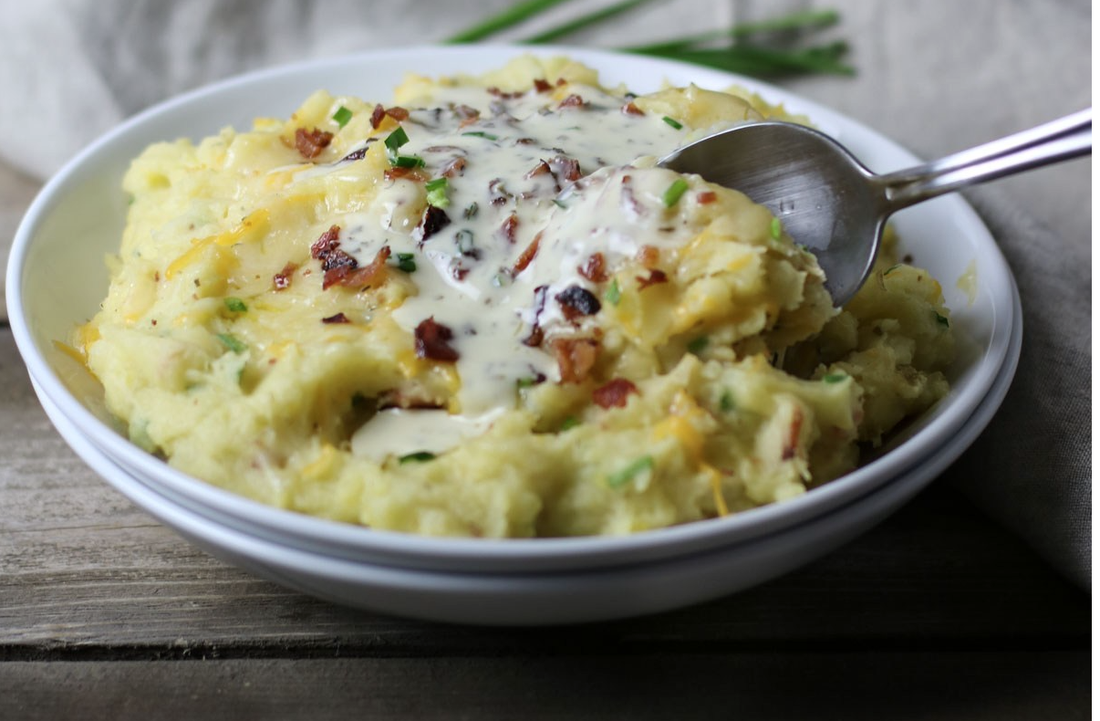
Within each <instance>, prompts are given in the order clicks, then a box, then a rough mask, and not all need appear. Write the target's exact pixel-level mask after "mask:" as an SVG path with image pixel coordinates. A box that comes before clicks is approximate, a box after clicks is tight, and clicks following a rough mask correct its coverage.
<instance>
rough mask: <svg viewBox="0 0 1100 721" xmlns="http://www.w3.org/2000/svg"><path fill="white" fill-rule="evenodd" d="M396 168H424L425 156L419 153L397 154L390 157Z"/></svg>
mask: <svg viewBox="0 0 1100 721" xmlns="http://www.w3.org/2000/svg"><path fill="white" fill-rule="evenodd" d="M390 162H391V163H393V167H395V168H423V167H424V158H421V157H420V156H419V155H395V156H393V157H392V158H390Z"/></svg>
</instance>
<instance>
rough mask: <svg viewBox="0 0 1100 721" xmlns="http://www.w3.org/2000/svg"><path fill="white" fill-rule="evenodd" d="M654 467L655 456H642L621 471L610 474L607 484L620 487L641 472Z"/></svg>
mask: <svg viewBox="0 0 1100 721" xmlns="http://www.w3.org/2000/svg"><path fill="white" fill-rule="evenodd" d="M652 469H653V456H642V457H641V458H639V459H637V460H635V461H634V462H633V463H631V464H630V465H629V466H627V467H626V468H624V469H622V470H621V471H617V472H615V473H612V474H611V475H610V476H608V477H607V485H609V486H611V487H612V488H618V487H619V486H622V485H624V484H626V483H629V482H630V481H632V480H634V478H635V477H636V476H638V475H639V474H641V473H644V472H646V471H649V470H652Z"/></svg>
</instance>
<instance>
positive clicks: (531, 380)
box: [516, 376, 539, 388]
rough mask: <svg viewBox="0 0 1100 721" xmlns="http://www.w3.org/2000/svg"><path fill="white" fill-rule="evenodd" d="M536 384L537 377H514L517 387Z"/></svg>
mask: <svg viewBox="0 0 1100 721" xmlns="http://www.w3.org/2000/svg"><path fill="white" fill-rule="evenodd" d="M538 384H539V379H538V378H535V377H533V376H528V377H527V378H516V387H517V388H530V387H531V386H537V385H538Z"/></svg>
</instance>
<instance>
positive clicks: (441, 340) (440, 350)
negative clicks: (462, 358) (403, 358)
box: [413, 317, 458, 363]
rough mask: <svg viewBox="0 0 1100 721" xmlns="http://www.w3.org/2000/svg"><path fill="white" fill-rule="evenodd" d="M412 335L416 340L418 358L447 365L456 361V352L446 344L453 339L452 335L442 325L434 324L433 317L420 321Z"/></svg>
mask: <svg viewBox="0 0 1100 721" xmlns="http://www.w3.org/2000/svg"><path fill="white" fill-rule="evenodd" d="M413 335H414V337H415V339H416V356H417V357H418V358H430V359H431V360H437V361H446V362H449V363H453V362H455V361H456V360H458V351H456V350H455V349H454V348H452V347H451V346H449V345H448V344H447V342H448V341H449V340H451V339H452V338H454V333H453V332H452V331H451V329H450V328H448V327H447V326H445V325H443V324H442V323H436V322H435V318H434V317H431V318H428V319H426V320H422V321H420V325H418V326H416V330H415V331H413Z"/></svg>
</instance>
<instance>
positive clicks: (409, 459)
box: [397, 451, 435, 463]
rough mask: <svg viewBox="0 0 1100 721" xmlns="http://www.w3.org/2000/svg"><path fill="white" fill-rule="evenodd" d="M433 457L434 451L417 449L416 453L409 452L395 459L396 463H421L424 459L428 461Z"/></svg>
mask: <svg viewBox="0 0 1100 721" xmlns="http://www.w3.org/2000/svg"><path fill="white" fill-rule="evenodd" d="M434 458H435V454H434V453H429V452H428V451H417V452H416V453H409V454H406V455H404V456H401V457H400V458H398V459H397V462H398V463H423V462H424V461H430V460H432V459H434Z"/></svg>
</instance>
